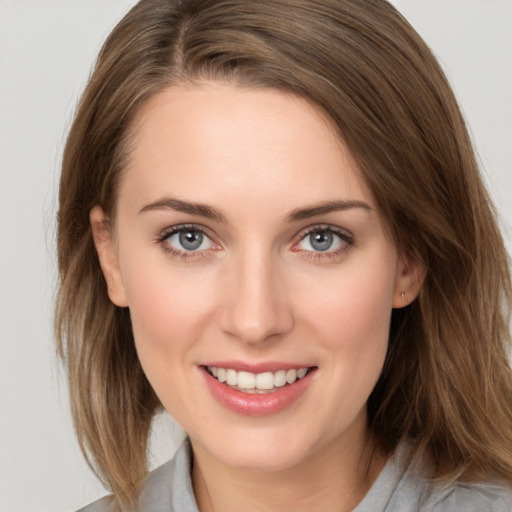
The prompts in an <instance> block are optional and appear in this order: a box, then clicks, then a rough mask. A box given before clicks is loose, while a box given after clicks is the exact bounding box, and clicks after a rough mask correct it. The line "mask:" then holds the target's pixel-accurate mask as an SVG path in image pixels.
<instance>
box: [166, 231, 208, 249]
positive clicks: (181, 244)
mask: <svg viewBox="0 0 512 512" xmlns="http://www.w3.org/2000/svg"><path fill="white" fill-rule="evenodd" d="M164 241H165V243H166V244H167V245H169V246H170V247H171V248H172V249H174V250H177V251H184V252H195V251H204V250H207V249H211V248H212V247H213V246H214V243H213V242H212V241H211V240H210V238H209V237H208V236H207V235H206V234H205V233H204V232H203V231H201V230H200V229H197V228H194V227H180V228H176V229H174V230H173V231H172V232H171V233H170V234H168V235H166V237H165V239H164Z"/></svg>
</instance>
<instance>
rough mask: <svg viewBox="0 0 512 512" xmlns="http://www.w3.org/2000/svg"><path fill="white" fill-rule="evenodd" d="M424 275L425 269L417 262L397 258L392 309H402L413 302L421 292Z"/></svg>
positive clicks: (403, 257)
mask: <svg viewBox="0 0 512 512" xmlns="http://www.w3.org/2000/svg"><path fill="white" fill-rule="evenodd" d="M426 274H427V270H426V268H425V267H424V266H423V265H421V264H420V263H419V262H418V261H417V260H414V259H412V258H409V257H405V256H403V255H401V256H399V259H398V264H397V268H396V275H395V289H394V296H393V307H394V308H403V307H405V306H408V305H409V304H410V303H411V302H413V301H414V299H415V298H416V297H417V296H418V294H419V292H420V290H421V287H422V285H423V281H424V280H425V276H426Z"/></svg>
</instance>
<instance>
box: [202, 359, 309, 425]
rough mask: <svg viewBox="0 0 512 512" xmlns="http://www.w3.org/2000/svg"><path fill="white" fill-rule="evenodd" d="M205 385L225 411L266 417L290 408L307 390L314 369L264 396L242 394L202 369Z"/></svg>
mask: <svg viewBox="0 0 512 512" xmlns="http://www.w3.org/2000/svg"><path fill="white" fill-rule="evenodd" d="M201 369H202V370H203V372H202V373H203V374H204V376H205V379H206V385H207V386H208V389H209V390H210V393H211V394H212V395H213V397H214V398H215V399H216V400H217V401H218V402H219V403H220V404H221V405H223V406H224V407H226V408H227V409H229V410H231V411H233V412H236V413H238V414H244V415H246V416H267V415H270V414H277V413H278V412H281V411H283V410H284V409H286V408H288V407H290V406H291V405H292V404H293V403H294V402H295V401H296V400H297V399H298V398H299V397H300V396H301V395H302V394H303V393H304V392H305V391H306V389H307V388H308V386H309V384H310V383H311V380H312V376H313V373H315V369H313V370H310V371H309V372H308V374H307V375H306V376H305V377H303V378H302V379H299V380H297V381H295V382H294V383H293V384H289V385H287V386H283V387H282V388H279V389H278V390H277V391H272V392H269V393H265V394H261V395H260V394H252V393H244V392H243V391H238V390H236V389H233V388H231V387H229V386H227V385H226V384H222V383H221V382H219V381H218V380H217V379H216V378H215V377H213V376H212V375H210V374H209V373H208V372H207V371H206V368H204V367H202V368H201Z"/></svg>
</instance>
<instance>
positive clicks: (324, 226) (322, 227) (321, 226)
mask: <svg viewBox="0 0 512 512" xmlns="http://www.w3.org/2000/svg"><path fill="white" fill-rule="evenodd" d="M316 231H332V232H333V233H335V234H337V235H341V236H343V237H346V238H350V239H353V238H354V235H353V234H352V233H351V232H350V231H349V230H348V229H346V228H342V227H339V226H333V225H331V224H315V225H313V226H308V227H307V228H304V229H302V230H301V231H299V233H298V234H297V235H296V238H298V239H299V240H302V239H303V238H305V237H306V236H308V235H310V234H311V233H314V232H316Z"/></svg>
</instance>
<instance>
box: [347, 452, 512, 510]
mask: <svg viewBox="0 0 512 512" xmlns="http://www.w3.org/2000/svg"><path fill="white" fill-rule="evenodd" d="M431 474H432V465H431V463H430V462H429V461H428V460H425V458H423V457H419V455H418V454H417V453H415V450H414V448H413V446H412V444H410V443H407V442H404V443H402V444H401V445H400V446H399V447H398V448H397V450H396V452H395V453H394V454H393V455H392V457H390V459H389V460H388V462H387V464H386V466H385V467H384V469H383V470H382V472H381V474H380V475H379V476H378V478H377V480H376V481H375V482H374V484H373V486H372V488H371V489H370V491H369V492H368V494H367V495H366V496H365V497H364V498H363V500H362V501H361V503H360V504H359V505H358V506H357V507H356V508H355V510H354V512H376V511H381V512H512V490H511V488H510V487H507V486H506V485H499V484H497V483H475V484H467V483H463V482H457V481H456V482H453V483H444V482H440V481H436V480H432V479H431V478H430V475H431Z"/></svg>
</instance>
